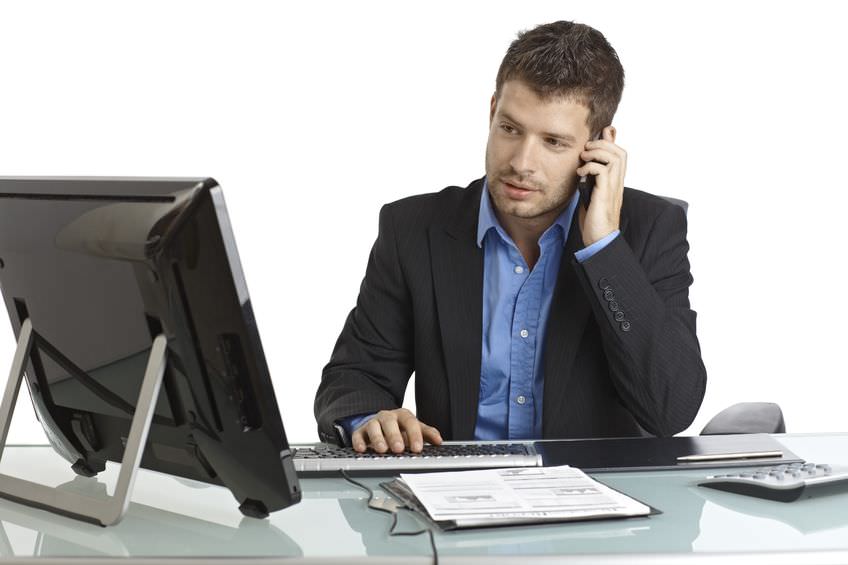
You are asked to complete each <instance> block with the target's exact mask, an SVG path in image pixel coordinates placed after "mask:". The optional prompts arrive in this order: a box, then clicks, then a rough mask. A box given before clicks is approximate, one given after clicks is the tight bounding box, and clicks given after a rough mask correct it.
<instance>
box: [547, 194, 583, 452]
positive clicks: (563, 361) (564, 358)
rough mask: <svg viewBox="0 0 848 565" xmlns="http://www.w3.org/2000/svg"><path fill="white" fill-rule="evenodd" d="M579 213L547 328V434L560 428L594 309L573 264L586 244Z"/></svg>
mask: <svg viewBox="0 0 848 565" xmlns="http://www.w3.org/2000/svg"><path fill="white" fill-rule="evenodd" d="M578 217H579V214H578V213H577V211H575V213H574V218H573V219H572V221H571V226H570V228H569V230H568V239H567V240H566V244H565V249H564V250H563V254H562V259H561V260H560V263H559V274H558V275H557V283H556V288H555V289H554V296H553V299H552V300H551V311H550V313H549V315H548V325H547V328H546V329H545V352H544V361H543V365H544V368H545V375H544V378H545V383H544V398H543V400H542V435H543V436H544V437H548V436H550V435H551V434H552V433H553V431H554V430H555V429H557V428H558V426H556V424H555V422H556V419H557V418H562V410H563V407H564V404H563V402H562V401H563V399H564V398H565V395H566V393H567V388H568V383H569V381H571V379H572V377H573V373H574V371H573V365H574V358H575V356H576V354H577V349H578V347H579V346H580V339H581V337H582V335H583V331H584V330H585V328H586V323H587V322H588V320H589V313H590V312H591V309H590V306H589V301H588V300H587V299H586V297H585V294H584V292H583V289H582V288H581V287H580V281H579V280H578V279H577V276H578V275H577V270H576V269H575V266H574V261H575V259H574V252H575V251H577V250H579V249H581V248H582V247H583V236H582V234H581V233H580V222H579V218H578Z"/></svg>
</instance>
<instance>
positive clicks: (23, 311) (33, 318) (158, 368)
mask: <svg viewBox="0 0 848 565" xmlns="http://www.w3.org/2000/svg"><path fill="white" fill-rule="evenodd" d="M0 285H2V292H3V300H4V302H5V304H6V309H7V310H8V313H9V318H10V320H11V322H12V327H13V328H14V332H15V335H16V336H17V337H18V350H17V353H16V358H15V360H14V361H15V362H14V364H13V368H12V374H11V376H10V379H9V383H8V385H7V386H6V392H5V395H4V397H3V401H2V406H0V450H2V447H3V445H5V440H6V434H7V432H8V423H9V420H10V419H11V413H12V411H13V410H14V399H15V398H16V396H17V390H18V387H19V384H20V381H21V380H23V381H24V382H26V384H27V387H28V389H29V393H30V396H31V398H32V402H33V406H34V407H35V411H36V415H37V416H38V418H39V420H40V421H41V424H42V426H43V427H44V430H45V432H46V434H47V437H48V438H49V440H50V443H51V444H52V445H53V447H54V448H55V450H56V451H57V452H58V453H59V454H61V455H62V456H63V457H65V458H66V459H67V460H68V461H69V462H70V463H71V464H72V466H73V469H74V470H75V471H76V472H77V473H78V474H81V475H87V476H91V475H94V474H96V473H97V472H99V471H102V470H103V469H104V468H105V464H106V461H115V462H120V461H123V465H122V468H121V476H120V477H119V479H118V486H117V487H116V494H115V497H114V498H115V500H111V501H109V502H108V503H104V504H102V505H101V506H98V505H100V504H101V502H98V501H90V500H86V499H84V498H79V499H78V498H74V497H70V495H68V496H69V497H70V498H67V499H62V500H57V498H56V497H63V496H65V494H63V493H56V492H49V489H48V491H44V490H43V489H41V486H40V485H37V484H35V483H31V482H29V481H27V480H24V479H22V478H19V477H9V476H8V475H0V496H3V497H6V498H11V499H14V500H19V501H22V502H24V503H27V504H32V505H34V506H39V507H44V508H48V509H50V510H53V511H56V512H60V513H63V514H67V515H70V516H73V517H76V518H80V519H84V520H88V521H93V522H95V523H100V524H103V525H107V524H110V523H115V522H117V521H118V520H120V517H121V516H122V515H123V512H124V511H125V509H126V506H127V504H128V502H129V500H128V498H129V492H130V491H131V488H132V481H133V479H134V476H135V469H137V468H138V465H139V460H140V465H141V466H142V467H145V468H147V469H152V470H156V471H161V472H164V473H170V474H173V475H177V476H180V477H185V478H190V479H195V480H199V481H204V482H208V483H213V484H217V485H223V486H226V487H227V488H229V489H230V490H231V491H232V493H233V495H234V496H235V498H236V499H237V500H238V502H239V503H240V504H241V506H240V509H241V510H242V512H243V513H244V514H246V515H249V516H256V517H263V516H266V515H267V514H268V512H272V511H274V510H278V509H281V508H284V507H286V506H289V505H291V504H293V503H296V502H297V501H298V500H300V488H299V485H298V480H297V476H296V474H295V471H294V466H293V464H292V460H291V453H290V450H289V445H288V441H287V439H286V434H285V431H284V429H283V423H282V420H281V418H280V413H279V409H278V407H277V402H276V399H275V395H274V389H273V386H272V383H271V378H270V375H269V372H268V367H267V364H266V361H265V356H264V354H263V350H262V344H261V342H260V339H259V331H258V328H257V324H256V320H255V318H254V314H253V308H252V306H251V302H250V297H249V295H248V292H247V286H246V284H245V278H244V274H243V272H242V269H241V264H240V261H239V256H238V253H237V251H236V245H235V240H234V238H233V233H232V228H231V226H230V220H229V217H228V215H227V210H226V207H225V205H224V199H223V194H222V191H221V188H220V187H219V186H218V184H217V183H216V182H215V181H214V180H213V179H208V178H207V179H151V178H0ZM16 380H17V382H16ZM160 384H161V391H159V387H160ZM145 419H146V420H147V421H146V422H145ZM148 430H149V431H148ZM0 456H2V451H0ZM133 466H134V468H133Z"/></svg>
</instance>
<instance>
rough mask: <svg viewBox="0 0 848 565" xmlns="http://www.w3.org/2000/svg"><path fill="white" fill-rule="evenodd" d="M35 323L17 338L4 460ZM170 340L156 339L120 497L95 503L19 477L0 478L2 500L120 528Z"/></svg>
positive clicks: (2, 408)
mask: <svg viewBox="0 0 848 565" xmlns="http://www.w3.org/2000/svg"><path fill="white" fill-rule="evenodd" d="M34 341H35V340H34V335H33V331H32V322H30V320H29V319H26V320H24V322H23V323H22V324H21V333H20V335H19V336H18V347H17V349H16V350H15V356H14V360H13V362H12V370H11V372H10V373H9V380H8V382H7V383H6V390H5V391H4V392H3V400H2V403H0V459H2V457H3V450H4V448H5V447H6V436H7V435H8V433H9V425H10V424H11V422H12V414H13V413H14V411H15V401H16V400H17V398H18V392H19V391H20V388H21V380H22V379H23V376H24V371H25V370H26V364H27V360H28V359H29V354H30V351H31V350H32V347H33V343H34ZM167 345H168V340H167V338H166V337H165V336H164V335H162V334H160V335H158V336H156V338H155V339H154V340H153V346H152V347H151V349H150V357H149V358H148V360H147V369H146V370H145V372H144V380H143V381H142V383H141V390H140V391H139V394H138V401H137V403H136V406H135V413H134V414H133V419H132V424H131V425H130V433H129V435H128V436H127V444H126V448H125V450H124V456H123V458H122V461H121V471H120V473H119V474H118V481H117V484H116V485H115V494H114V495H112V496H108V497H106V498H105V499H104V498H94V497H91V496H85V495H83V494H78V493H75V492H68V491H62V490H58V489H55V488H53V487H49V486H46V485H43V484H40V483H34V482H32V481H28V480H26V479H21V478H19V477H12V476H11V475H5V474H2V473H0V497H3V498H7V499H9V500H13V501H15V502H20V503H22V504H26V505H28V506H35V507H36V508H42V509H44V510H49V511H51V512H55V513H57V514H63V515H65V516H70V517H72V518H76V519H79V520H85V521H87V522H93V523H95V524H99V525H101V526H110V525H112V524H117V523H118V522H119V521H120V520H121V518H123V516H124V514H125V513H126V511H127V508H128V507H129V503H130V492H131V491H132V487H133V483H134V482H135V476H136V472H137V471H138V466H139V463H141V455H142V452H143V451H144V445H145V443H146V442H147V432H148V430H149V429H150V422H151V420H152V418H153V411H154V409H155V408H156V399H157V398H158V396H159V388H160V387H161V385H162V376H163V375H164V373H165V364H166V362H167V352H168V349H167Z"/></svg>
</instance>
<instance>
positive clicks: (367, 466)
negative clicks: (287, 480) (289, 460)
mask: <svg viewBox="0 0 848 565" xmlns="http://www.w3.org/2000/svg"><path fill="white" fill-rule="evenodd" d="M541 466H542V456H541V455H540V454H538V453H536V449H535V448H534V447H533V443H532V442H518V443H459V442H445V443H443V444H442V445H425V446H424V449H422V450H421V452H420V453H412V452H411V451H404V452H402V453H391V452H387V453H375V452H373V451H367V452H365V453H358V452H356V451H354V450H353V448H350V447H337V446H334V445H327V444H318V445H314V446H309V447H295V448H294V468H295V470H297V472H298V474H302V475H304V474H305V475H309V474H321V475H327V474H338V472H339V470H340V469H344V470H346V471H353V472H355V473H356V474H370V473H373V474H385V472H387V471H388V472H392V473H397V472H412V471H439V470H446V469H451V470H454V471H456V470H461V469H491V468H495V467H541Z"/></svg>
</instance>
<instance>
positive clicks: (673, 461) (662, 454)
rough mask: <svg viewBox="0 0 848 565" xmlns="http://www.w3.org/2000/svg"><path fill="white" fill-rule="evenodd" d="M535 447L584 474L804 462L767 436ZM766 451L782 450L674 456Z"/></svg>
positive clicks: (597, 441) (538, 444)
mask: <svg viewBox="0 0 848 565" xmlns="http://www.w3.org/2000/svg"><path fill="white" fill-rule="evenodd" d="M535 447H536V451H537V452H539V453H541V455H542V459H543V461H544V464H545V466H546V467H549V466H555V465H571V466H572V467H578V468H580V469H583V470H584V471H586V472H587V473H600V472H606V471H643V470H669V469H709V468H717V467H749V466H767V465H779V464H781V463H795V462H799V461H803V459H801V458H800V457H798V456H797V455H795V454H794V453H792V452H791V451H790V450H788V449H787V448H786V447H784V446H783V444H781V443H780V442H779V441H778V440H777V439H775V438H774V437H773V436H770V435H768V434H739V435H710V436H691V437H689V436H677V437H631V438H602V439H573V440H567V439H566V440H540V441H536V442H535ZM767 451H781V452H782V453H783V456H782V457H758V458H738V459H724V460H717V461H699V462H681V461H678V459H677V458H678V457H682V456H689V455H716V454H729V453H733V454H741V453H754V452H767Z"/></svg>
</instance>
